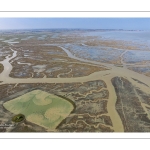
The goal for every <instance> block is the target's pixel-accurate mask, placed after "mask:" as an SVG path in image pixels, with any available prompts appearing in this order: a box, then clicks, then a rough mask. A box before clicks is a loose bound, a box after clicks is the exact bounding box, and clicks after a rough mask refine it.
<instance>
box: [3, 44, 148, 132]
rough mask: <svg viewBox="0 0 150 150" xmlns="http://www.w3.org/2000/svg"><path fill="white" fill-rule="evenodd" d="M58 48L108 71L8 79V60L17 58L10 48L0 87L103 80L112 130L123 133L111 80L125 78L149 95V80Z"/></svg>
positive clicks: (123, 68) (129, 71)
mask: <svg viewBox="0 0 150 150" xmlns="http://www.w3.org/2000/svg"><path fill="white" fill-rule="evenodd" d="M58 47H60V48H61V49H63V50H64V51H65V52H66V53H67V55H68V57H70V58H73V59H76V60H80V61H82V62H85V63H91V64H95V65H101V66H104V67H105V68H107V69H109V70H105V71H99V72H94V73H92V74H90V75H88V76H84V77H74V78H40V80H39V78H26V79H21V78H11V77H9V74H10V72H11V70H12V65H11V63H10V60H12V59H13V58H15V57H16V56H17V51H15V50H13V49H12V48H10V49H11V50H12V51H13V55H12V56H11V57H10V56H7V57H6V59H5V60H3V61H1V62H0V63H1V64H3V66H4V70H3V72H2V73H1V74H0V81H2V83H0V85H2V84H12V83H15V84H18V83H73V82H87V81H93V80H103V81H104V82H105V83H106V85H107V89H108V91H109V99H108V104H107V109H108V114H109V116H110V118H111V120H112V124H113V129H114V131H115V132H123V131H124V128H123V125H122V121H121V119H120V117H119V115H118V113H117V111H116V109H115V104H116V100H117V96H116V93H115V89H114V86H113V85H112V83H111V79H112V78H114V77H116V76H118V77H123V78H126V79H128V80H129V81H130V82H131V83H132V84H133V85H134V86H136V87H138V88H140V89H142V90H144V91H145V92H146V93H149V91H150V88H149V87H150V78H149V77H147V76H145V75H143V74H139V73H136V72H134V71H132V70H128V69H127V68H126V67H124V66H123V67H116V66H115V65H113V64H107V63H101V62H96V61H90V60H86V59H82V58H78V57H76V56H74V55H73V54H72V53H71V52H70V51H69V50H67V49H66V48H64V47H61V46H58ZM122 55H123V54H122ZM132 78H134V79H137V80H140V81H141V82H143V83H145V84H147V85H148V86H149V87H147V86H144V85H142V84H140V83H138V82H136V81H135V80H133V79H132Z"/></svg>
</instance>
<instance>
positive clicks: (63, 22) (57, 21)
mask: <svg viewBox="0 0 150 150" xmlns="http://www.w3.org/2000/svg"><path fill="white" fill-rule="evenodd" d="M51 28H78V29H79V28H80V29H124V30H150V18H0V30H2V29H51Z"/></svg>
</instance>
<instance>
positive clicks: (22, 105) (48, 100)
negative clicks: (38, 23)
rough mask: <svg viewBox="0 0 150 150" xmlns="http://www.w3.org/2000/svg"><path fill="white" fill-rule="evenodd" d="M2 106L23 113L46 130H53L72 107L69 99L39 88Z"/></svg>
mask: <svg viewBox="0 0 150 150" xmlns="http://www.w3.org/2000/svg"><path fill="white" fill-rule="evenodd" d="M3 106H4V107H5V108H6V109H7V110H9V111H10V112H12V113H14V114H23V115H25V117H26V120H28V121H30V122H32V123H35V124H37V125H40V126H42V127H45V128H46V129H48V130H55V128H56V127H57V126H58V125H59V124H60V123H61V121H62V120H64V119H65V118H66V117H67V116H68V115H69V114H70V112H71V111H72V110H73V109H74V106H73V104H72V103H70V102H69V101H67V100H65V99H63V98H61V97H58V96H56V95H53V94H49V93H47V92H44V91H41V90H34V91H31V92H29V93H26V94H24V95H22V96H20V97H17V98H15V99H13V100H10V101H8V102H6V103H4V104H3Z"/></svg>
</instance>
